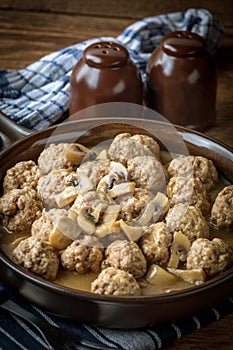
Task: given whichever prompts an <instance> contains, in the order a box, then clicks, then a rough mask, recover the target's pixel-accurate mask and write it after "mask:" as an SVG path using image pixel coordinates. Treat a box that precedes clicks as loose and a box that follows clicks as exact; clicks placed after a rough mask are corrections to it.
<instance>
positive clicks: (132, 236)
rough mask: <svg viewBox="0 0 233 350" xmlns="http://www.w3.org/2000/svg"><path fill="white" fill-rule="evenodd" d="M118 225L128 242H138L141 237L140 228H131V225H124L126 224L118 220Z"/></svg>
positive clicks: (141, 230)
mask: <svg viewBox="0 0 233 350" xmlns="http://www.w3.org/2000/svg"><path fill="white" fill-rule="evenodd" d="M119 224H120V228H121V229H122V231H124V233H125V234H126V236H127V237H128V238H129V240H130V241H133V242H136V241H138V240H139V238H140V237H141V236H142V234H143V228H142V226H132V225H128V224H126V222H125V221H124V220H122V219H121V220H119Z"/></svg>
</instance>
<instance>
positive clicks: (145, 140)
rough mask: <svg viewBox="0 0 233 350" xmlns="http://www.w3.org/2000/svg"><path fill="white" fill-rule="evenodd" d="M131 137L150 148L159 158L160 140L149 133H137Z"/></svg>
mask: <svg viewBox="0 0 233 350" xmlns="http://www.w3.org/2000/svg"><path fill="white" fill-rule="evenodd" d="M131 139H132V140H134V141H136V142H138V143H140V144H141V145H143V146H144V147H146V148H148V149H149V150H150V151H151V153H152V155H153V156H155V157H156V158H157V159H159V158H160V154H159V152H160V146H159V144H158V142H157V141H155V140H154V139H153V138H152V137H150V136H148V135H142V134H135V135H133V136H132V137H131Z"/></svg>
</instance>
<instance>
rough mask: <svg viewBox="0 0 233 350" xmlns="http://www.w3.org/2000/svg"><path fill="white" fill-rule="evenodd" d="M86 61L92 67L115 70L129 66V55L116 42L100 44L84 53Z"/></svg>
mask: <svg viewBox="0 0 233 350" xmlns="http://www.w3.org/2000/svg"><path fill="white" fill-rule="evenodd" d="M83 57H84V61H85V62H86V63H87V64H88V65H89V66H91V67H96V68H114V67H120V66H123V65H125V64H127V61H128V59H129V53H128V51H127V50H126V48H125V47H124V46H122V45H119V44H117V43H114V42H98V43H95V44H92V45H90V46H88V47H87V48H86V49H85V50H84V53H83Z"/></svg>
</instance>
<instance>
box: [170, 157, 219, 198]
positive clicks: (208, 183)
mask: <svg viewBox="0 0 233 350" xmlns="http://www.w3.org/2000/svg"><path fill="white" fill-rule="evenodd" d="M168 173H169V174H170V176H185V177H186V176H188V177H192V176H194V177H198V178H199V179H200V180H201V182H202V183H203V185H204V186H205V188H206V190H207V191H211V190H213V189H214V188H215V187H216V186H217V183H218V172H217V169H216V168H215V165H214V163H213V162H212V160H210V159H207V158H205V157H202V156H187V157H183V156H181V157H178V158H175V159H173V160H172V161H171V163H170V164H169V166H168Z"/></svg>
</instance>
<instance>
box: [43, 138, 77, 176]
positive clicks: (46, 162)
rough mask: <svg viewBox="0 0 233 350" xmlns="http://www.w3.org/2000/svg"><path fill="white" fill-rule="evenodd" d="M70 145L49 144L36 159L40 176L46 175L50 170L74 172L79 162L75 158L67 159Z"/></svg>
mask: <svg viewBox="0 0 233 350" xmlns="http://www.w3.org/2000/svg"><path fill="white" fill-rule="evenodd" d="M71 148H72V144H69V143H59V144H54V143H52V144H50V145H49V146H48V147H47V148H45V149H44V150H43V151H42V152H41V154H40V155H39V157H38V165H39V169H40V172H41V174H42V175H45V174H48V173H49V172H50V171H52V170H58V169H68V170H70V171H72V170H76V169H77V166H78V165H79V162H77V161H76V159H75V157H69V150H70V149H71Z"/></svg>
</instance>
